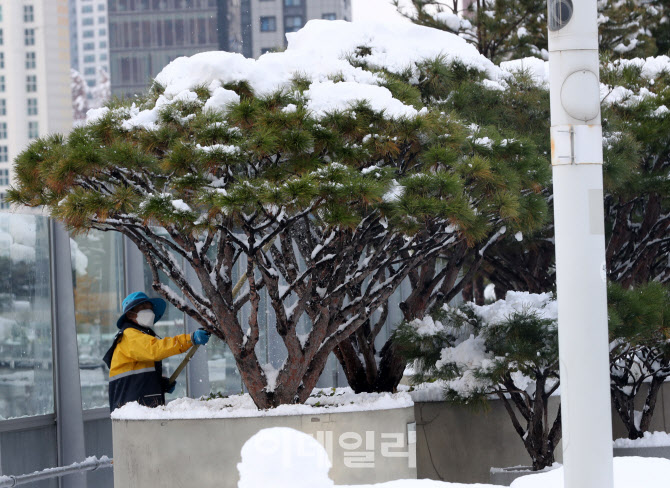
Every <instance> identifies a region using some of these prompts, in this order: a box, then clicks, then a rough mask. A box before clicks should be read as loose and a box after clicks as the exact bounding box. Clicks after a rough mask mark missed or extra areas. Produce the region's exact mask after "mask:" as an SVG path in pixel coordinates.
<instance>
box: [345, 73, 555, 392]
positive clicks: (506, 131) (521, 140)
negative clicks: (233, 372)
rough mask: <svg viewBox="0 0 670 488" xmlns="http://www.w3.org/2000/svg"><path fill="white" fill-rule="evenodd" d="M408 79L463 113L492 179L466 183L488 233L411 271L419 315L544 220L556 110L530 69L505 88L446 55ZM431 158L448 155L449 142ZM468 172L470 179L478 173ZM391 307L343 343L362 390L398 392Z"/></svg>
mask: <svg viewBox="0 0 670 488" xmlns="http://www.w3.org/2000/svg"><path fill="white" fill-rule="evenodd" d="M402 80H403V81H404V82H406V83H409V84H412V85H413V86H415V87H416V88H417V90H418V93H419V95H420V97H421V100H422V102H423V103H425V104H431V103H432V104H435V105H436V107H437V108H438V109H439V110H440V111H441V112H444V113H453V114H459V116H460V117H461V118H462V119H463V120H464V121H465V123H466V124H467V127H468V131H469V135H468V138H469V140H470V141H471V142H472V143H473V144H472V146H471V147H470V148H468V149H467V151H466V152H465V153H464V154H463V156H462V162H463V163H466V164H467V165H468V166H467V167H468V168H472V170H473V174H481V175H482V176H484V175H486V177H487V178H490V179H488V181H489V184H487V186H485V187H484V186H480V184H479V183H476V181H475V180H470V181H471V182H472V183H473V184H472V185H470V186H467V187H466V188H465V190H466V193H467V195H480V197H481V199H480V200H478V203H477V204H478V208H479V214H478V215H479V217H480V218H481V219H482V220H483V221H485V222H487V224H486V225H485V226H484V227H483V233H482V234H481V236H479V237H478V238H477V239H475V240H472V241H468V240H461V241H459V242H456V243H454V245H452V246H450V247H449V248H446V249H444V250H443V251H442V252H440V253H436V254H435V255H434V256H433V257H432V258H431V259H429V260H427V261H426V262H425V263H424V264H422V265H421V266H418V267H417V268H416V269H414V270H412V271H410V273H409V275H408V280H409V283H410V286H411V292H410V294H409V296H408V297H407V298H406V299H405V300H404V301H403V302H401V303H400V308H401V311H402V313H403V317H404V319H405V320H412V319H415V318H421V317H423V316H424V314H425V313H426V312H427V310H429V309H430V308H431V307H432V306H433V305H435V304H436V303H440V302H445V301H446V302H448V301H449V300H451V299H452V298H454V297H455V296H456V295H458V294H459V293H460V292H461V291H462V290H463V288H464V287H465V286H467V285H468V283H469V282H470V281H471V280H472V279H473V277H474V276H475V275H476V274H477V273H478V272H479V270H480V267H481V266H482V265H483V264H484V263H485V259H486V257H487V256H488V255H489V254H490V250H491V249H493V247H494V244H495V243H497V242H501V241H503V240H507V239H509V238H510V237H508V236H514V235H518V233H521V234H530V233H533V232H537V231H540V230H541V229H542V228H543V227H544V225H545V224H546V219H547V204H546V198H545V196H544V195H543V193H542V188H543V187H546V186H547V185H548V182H549V168H550V164H549V161H548V159H547V154H548V153H549V147H548V140H547V137H546V133H548V131H549V127H548V121H549V117H548V111H547V110H548V93H547V92H546V91H545V90H543V89H540V88H538V87H537V86H535V84H534V83H533V82H532V80H531V78H530V77H529V76H528V73H526V72H523V71H521V72H517V73H514V74H510V76H509V77H508V78H507V79H506V80H505V81H504V88H505V90H504V91H501V85H500V84H498V83H493V82H491V80H487V79H485V78H483V77H482V73H480V72H478V71H476V70H469V69H467V68H466V67H465V66H450V67H448V66H445V65H444V63H442V62H440V61H439V60H435V61H433V62H428V63H424V64H422V65H419V66H418V71H416V72H413V73H407V74H405V75H404V77H403V78H402ZM522 107H523V109H522ZM450 133H451V132H450ZM430 157H431V158H438V159H440V160H445V159H446V158H447V156H446V154H445V153H444V150H443V149H441V150H439V151H436V152H435V154H432V155H430ZM470 165H472V166H470ZM464 176H465V177H466V181H467V179H469V178H470V177H469V176H468V175H464ZM528 177H530V179H528ZM494 182H495V183H494ZM503 182H504V183H503ZM523 188H525V189H523ZM512 194H514V195H515V196H514V197H513V198H512V197H511V195H512ZM517 195H518V197H520V198H517ZM511 238H512V239H514V237H511ZM387 312H388V311H387V310H386V308H384V307H382V309H381V313H380V314H379V317H378V319H377V320H376V321H375V322H370V321H367V322H366V323H365V324H364V326H363V327H362V328H361V329H360V331H359V332H358V333H357V334H355V335H352V336H350V337H349V338H348V340H346V341H342V342H341V343H340V344H339V345H338V347H337V348H336V349H335V354H336V356H337V357H338V359H339V361H340V364H341V365H342V368H343V370H344V372H345V374H346V376H347V380H348V382H349V384H350V385H351V386H352V388H353V389H354V390H355V391H394V390H395V388H396V387H397V386H398V384H399V382H400V381H401V379H402V376H403V371H404V369H405V360H404V358H403V355H402V351H401V350H400V347H401V345H399V344H398V343H397V342H394V341H392V340H388V341H387V342H386V343H385V344H384V345H383V346H382V348H381V350H380V351H379V352H378V351H377V348H376V346H375V342H376V339H377V336H378V334H379V332H380V331H381V330H382V326H383V324H384V321H385V320H386V317H387Z"/></svg>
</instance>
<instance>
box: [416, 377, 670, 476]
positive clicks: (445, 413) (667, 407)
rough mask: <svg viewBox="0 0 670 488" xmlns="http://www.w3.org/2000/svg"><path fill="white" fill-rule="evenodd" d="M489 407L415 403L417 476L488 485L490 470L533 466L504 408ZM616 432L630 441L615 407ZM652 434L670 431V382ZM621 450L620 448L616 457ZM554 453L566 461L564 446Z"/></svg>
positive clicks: (555, 400) (495, 402)
mask: <svg viewBox="0 0 670 488" xmlns="http://www.w3.org/2000/svg"><path fill="white" fill-rule="evenodd" d="M644 394H646V391H644V389H643V391H642V392H640V396H641V397H643V395H644ZM559 402H560V397H558V396H556V397H552V399H551V415H555V412H556V409H557V408H558V404H559ZM642 404H643V401H640V404H639V405H637V408H638V409H640V410H641V409H642ZM490 406H491V408H490V410H489V411H488V412H473V411H472V410H471V409H468V408H466V407H459V406H455V405H451V404H449V403H446V402H441V401H437V402H424V401H416V400H415V404H414V411H415V416H416V425H417V447H416V449H417V475H418V477H419V478H429V479H434V480H443V481H452V482H459V483H488V482H489V470H490V469H491V467H494V466H495V467H505V466H522V465H528V464H530V457H529V456H528V454H527V453H526V450H525V448H524V447H523V443H522V442H521V439H519V436H518V435H517V434H516V432H515V431H514V429H513V427H512V422H511V421H510V419H509V417H508V415H507V412H506V411H505V408H504V407H503V405H502V404H501V403H500V402H499V401H498V400H492V401H491V402H490ZM612 430H613V438H614V439H617V438H620V437H627V432H626V429H625V428H624V425H623V422H621V420H620V419H619V416H618V415H617V413H616V411H614V409H613V410H612ZM650 430H651V431H662V432H670V382H666V383H665V384H664V385H663V386H662V387H661V390H660V391H659V394H658V400H657V402H656V409H655V411H654V417H653V418H652V422H651V426H650ZM619 452H620V451H618V450H615V455H619V454H618V453H619ZM555 454H556V461H557V462H559V463H560V462H562V459H563V452H562V446H561V445H560V444H559V446H558V447H557V448H556V451H555ZM657 454H658V453H657ZM622 455H623V454H622ZM626 455H643V454H626ZM654 457H658V456H654ZM662 457H665V456H662Z"/></svg>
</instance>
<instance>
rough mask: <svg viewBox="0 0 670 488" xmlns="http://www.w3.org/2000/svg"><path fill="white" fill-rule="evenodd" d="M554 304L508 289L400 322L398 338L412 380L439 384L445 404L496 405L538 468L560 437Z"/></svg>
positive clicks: (547, 462) (550, 458)
mask: <svg viewBox="0 0 670 488" xmlns="http://www.w3.org/2000/svg"><path fill="white" fill-rule="evenodd" d="M557 312H558V311H557V305H556V302H555V301H554V300H553V298H552V296H551V294H548V293H547V294H539V295H535V294H529V293H525V292H508V293H507V296H506V297H505V299H504V300H498V301H496V302H494V303H492V304H490V305H484V306H479V305H475V304H473V303H466V304H464V305H463V306H461V307H459V308H451V307H449V306H446V305H445V306H443V307H442V308H441V309H438V310H435V311H434V312H433V314H432V317H426V318H424V319H423V320H414V321H411V322H407V323H405V324H403V325H401V326H400V327H399V328H398V330H397V331H396V334H395V335H396V340H397V341H398V342H400V343H401V344H403V345H404V350H405V351H406V354H407V358H408V360H410V361H413V363H410V365H411V366H413V368H414V371H415V375H414V377H413V382H414V383H421V382H425V381H437V382H438V384H440V385H441V386H442V387H443V388H444V394H445V399H446V400H448V401H452V402H456V403H460V404H466V405H470V406H473V407H486V406H487V405H488V401H489V400H491V399H494V398H495V399H498V400H500V401H501V402H502V403H503V405H504V406H505V409H506V411H507V413H508V414H509V418H510V420H511V421H512V424H513V425H514V430H515V431H516V432H517V434H518V435H519V437H520V438H521V440H522V441H523V444H524V446H525V448H526V450H527V452H528V454H529V455H530V457H531V460H532V462H533V469H534V470H539V469H542V468H545V467H547V466H551V465H552V464H553V463H554V449H555V448H556V446H557V445H558V442H559V441H560V440H561V413H560V407H559V410H558V413H557V414H556V416H555V417H554V418H551V417H550V416H549V410H548V409H549V398H550V397H551V396H552V395H553V394H554V393H555V392H556V391H557V389H558V387H559V371H558V331H557V328H556V321H557Z"/></svg>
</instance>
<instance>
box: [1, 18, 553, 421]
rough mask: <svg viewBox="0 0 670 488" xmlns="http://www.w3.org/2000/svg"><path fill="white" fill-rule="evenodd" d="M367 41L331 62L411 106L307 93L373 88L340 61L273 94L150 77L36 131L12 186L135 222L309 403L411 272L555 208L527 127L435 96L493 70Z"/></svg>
mask: <svg viewBox="0 0 670 488" xmlns="http://www.w3.org/2000/svg"><path fill="white" fill-rule="evenodd" d="M329 25H330V24H329ZM340 28H346V26H340ZM368 51H369V50H368V49H366V47H365V46H361V47H360V48H359V49H358V50H357V51H356V52H353V53H350V56H348V57H347V58H346V59H339V60H337V65H338V66H339V68H338V69H344V68H342V66H344V63H345V62H346V63H349V65H350V66H351V70H350V71H351V72H354V73H355V76H356V77H357V78H356V79H358V78H359V77H362V79H364V80H374V82H370V85H366V86H367V87H368V88H366V90H369V89H370V87H372V88H375V90H376V92H375V93H382V92H383V95H384V96H387V93H390V94H391V95H393V97H395V105H393V104H391V105H390V107H397V106H398V104H401V105H402V106H403V107H405V108H404V109H403V110H404V112H406V113H408V114H409V115H393V114H392V113H388V112H387V107H382V108H374V107H373V106H372V104H371V103H370V102H368V101H366V99H365V96H361V99H362V100H358V101H353V102H352V103H351V104H350V105H349V106H348V107H346V108H334V109H329V110H327V111H323V112H320V111H318V110H313V109H310V108H309V107H310V103H314V102H315V101H316V102H318V101H319V100H318V99H317V95H315V92H316V89H317V88H320V87H323V86H326V87H328V88H329V89H330V90H331V91H332V90H336V89H337V88H339V87H345V88H347V89H352V87H353V86H356V87H358V89H359V90H362V89H363V88H365V86H363V83H359V82H356V81H351V80H346V78H345V75H343V74H342V73H341V72H338V73H334V74H330V75H329V76H330V77H331V80H329V81H327V82H324V81H322V79H323V77H324V76H325V75H324V73H317V74H315V75H314V78H309V77H306V76H305V75H304V74H302V73H294V74H293V76H292V78H291V79H290V81H289V80H287V81H286V84H285V85H284V86H281V87H279V88H278V89H277V90H276V91H275V92H266V93H257V92H256V91H255V90H254V88H253V85H252V82H251V81H247V80H244V79H242V80H240V79H239V78H238V79H237V81H234V82H231V81H230V80H225V79H223V80H219V79H216V80H213V81H211V80H207V84H206V85H203V84H202V83H205V81H202V82H201V84H195V85H192V86H190V87H185V86H184V87H181V88H180V91H179V92H177V93H175V92H174V91H172V92H171V91H170V90H173V89H174V86H172V87H170V86H167V87H166V86H162V85H160V84H158V83H156V84H155V85H154V87H153V88H152V90H151V91H150V92H149V93H148V94H147V95H146V96H145V97H143V98H139V99H137V100H135V101H134V102H130V101H127V102H126V101H118V100H117V101H115V102H112V103H110V104H109V105H108V106H107V107H104V108H102V109H98V110H96V111H94V112H92V113H90V114H89V117H90V119H89V121H88V123H87V124H86V125H84V126H82V127H77V128H75V129H74V130H73V131H72V132H71V133H70V134H69V135H68V136H67V137H64V136H60V135H52V136H48V137H45V138H42V139H39V140H37V141H35V142H34V143H33V144H31V145H30V146H29V147H28V148H27V149H26V150H25V151H24V152H23V153H22V154H21V155H20V156H19V157H18V158H17V161H16V177H17V182H18V183H17V187H16V188H14V189H13V190H11V191H10V199H11V200H12V201H13V202H15V203H20V204H24V205H31V206H40V205H41V206H45V207H47V208H48V209H49V211H50V212H51V215H52V216H53V217H55V218H57V219H59V220H61V221H63V222H64V223H65V224H66V226H67V227H68V228H69V229H70V230H72V231H73V232H86V231H87V230H89V229H98V230H101V231H116V232H120V233H122V234H124V235H125V236H127V237H128V238H129V239H130V240H131V241H132V242H134V243H135V244H136V245H137V247H138V248H139V250H140V251H141V252H142V253H143V254H144V256H145V258H146V259H147V262H148V263H149V266H150V268H151V271H152V275H153V283H152V286H153V288H154V289H155V290H156V291H157V292H158V293H159V294H161V295H162V296H163V297H164V298H165V299H166V300H168V301H169V302H170V303H171V304H173V305H174V306H175V307H177V308H178V309H179V310H181V311H183V312H185V313H187V314H189V316H191V317H192V318H193V319H194V320H195V321H197V322H198V323H200V324H201V325H202V326H203V327H205V328H207V329H208V330H210V331H212V332H213V334H214V335H216V336H217V337H218V338H220V339H221V340H224V341H225V342H226V344H227V345H228V347H229V348H230V350H231V352H232V354H233V356H234V357H235V360H236V363H237V367H238V369H239V371H240V374H241V376H242V379H243V381H244V383H245V385H246V387H247V389H248V390H249V392H250V394H251V395H252V397H253V399H254V401H255V403H256V405H257V406H259V407H260V408H268V407H274V406H277V405H280V404H286V403H295V402H303V401H304V400H305V399H306V398H307V397H308V396H309V394H310V393H311V392H312V389H313V388H314V386H315V385H316V382H317V380H318V378H319V376H320V374H321V372H322V371H323V368H324V366H325V364H326V360H327V358H328V357H329V355H330V353H331V352H333V351H335V349H336V348H337V347H338V344H342V343H343V342H344V341H347V340H349V339H352V340H353V339H354V338H355V337H362V336H361V334H362V332H361V331H364V330H365V327H370V322H369V321H370V317H371V316H372V314H373V313H374V312H375V311H376V310H378V309H380V308H381V309H383V308H384V307H385V306H387V301H388V298H389V296H390V295H391V294H392V293H393V292H394V291H395V290H396V289H397V287H398V286H399V285H400V283H401V282H402V281H403V280H404V279H405V278H406V277H407V276H408V275H409V274H410V273H412V272H413V271H414V270H416V269H421V267H422V266H424V265H426V263H431V262H432V261H434V260H435V259H437V257H438V256H441V255H450V253H451V252H452V251H451V250H452V249H453V250H455V251H454V252H459V253H463V252H464V251H463V250H462V249H464V248H465V249H468V250H474V251H475V252H477V250H479V251H481V250H482V249H483V247H484V246H486V243H489V242H490V241H491V239H493V240H495V239H497V238H499V237H500V236H501V235H502V234H503V232H502V228H503V227H505V226H507V227H509V228H510V229H516V228H517V227H518V228H523V227H524V226H531V227H532V226H533V225H538V224H537V222H540V221H542V215H543V214H544V207H543V205H542V203H543V199H542V198H540V197H538V196H537V194H536V189H537V188H538V187H541V183H540V181H541V180H542V179H543V178H546V176H547V170H546V168H547V166H546V158H545V157H544V156H541V155H539V154H538V149H537V147H536V145H535V144H534V142H533V140H532V139H528V138H526V137H525V136H524V135H523V134H516V132H515V131H507V132H506V131H501V130H498V129H497V128H496V127H495V126H488V125H487V126H484V125H473V124H472V122H471V121H470V119H468V118H465V117H463V113H465V112H467V113H468V114H470V113H471V111H470V108H469V107H466V108H465V109H463V110H459V109H458V108H457V105H453V106H452V104H454V103H456V102H454V101H450V100H446V101H445V100H442V98H441V97H442V96H445V97H446V96H448V95H449V93H452V92H453V95H454V97H453V98H454V99H455V100H456V101H459V100H460V101H461V102H463V101H464V97H476V96H481V97H483V98H484V99H486V100H488V103H489V106H490V104H494V105H495V104H496V103H498V102H500V103H503V102H502V101H503V100H504V98H505V97H504V96H503V94H502V92H501V91H500V89H499V87H500V84H496V83H493V84H494V85H495V86H493V87H492V86H490V84H489V83H486V81H487V80H486V77H487V74H486V73H485V72H484V71H481V70H480V69H478V68H474V67H472V66H470V65H466V64H463V63H462V62H459V61H458V60H449V61H447V60H445V59H443V58H438V59H432V60H425V59H424V60H417V61H416V63H415V66H413V67H409V68H408V70H407V71H406V72H393V71H390V70H387V69H385V68H384V67H383V66H382V67H380V66H379V65H374V66H373V65H370V66H368V65H367V61H366V60H367V56H368V54H367V53H368ZM290 54H291V53H289V55H290ZM283 55H284V54H278V55H277V56H283ZM193 59H194V60H196V59H197V60H201V59H202V57H197V58H195V57H194V58H193ZM194 62H196V61H194ZM197 62H199V61H197ZM235 62H237V61H236V60H235ZM216 69H218V68H216ZM347 69H348V68H347ZM214 70H215V68H214V67H213V66H212V67H208V69H203V70H202V71H199V72H202V73H211V72H213V71H214ZM420 71H423V72H425V73H426V76H421V77H420V78H419V80H420V81H419V83H418V84H417V83H416V82H415V78H414V77H413V72H420ZM189 75H190V73H189ZM438 75H439V76H438ZM222 76H226V74H225V73H224V75H222ZM236 76H239V75H236ZM181 79H182V78H178V80H181ZM473 79H477V80H478V82H477V83H476V86H469V85H471V81H472V80H473ZM210 81H211V82H210ZM180 83H181V81H180ZM338 83H348V84H342V85H338ZM356 83H358V84H356ZM380 85H381V86H383V87H384V90H381V88H379V87H380ZM455 87H458V88H459V89H458V90H455ZM168 88H169V89H170V90H168ZM431 93H432V94H433V95H435V96H437V95H439V96H440V98H435V97H434V96H431V95H430V94H431ZM456 95H458V96H456ZM222 96H223V97H224V98H225V99H226V100H228V103H226V104H221V102H220V101H219V100H220V99H221V97H222ZM315 99H316V100H315ZM503 105H504V103H503ZM210 106H212V108H208V107H210ZM479 110H480V111H481V112H484V111H485V110H486V109H485V107H483V106H482V107H481V108H480V109H479ZM469 116H470V115H469ZM531 214H533V215H531ZM470 254H471V253H470ZM470 254H468V255H467V256H468V259H469V256H470ZM176 258H179V260H184V261H185V262H186V263H187V265H188V266H189V267H190V268H192V270H193V272H194V274H195V276H196V277H197V284H196V283H192V282H189V280H188V279H187V271H186V270H185V269H184V268H182V267H181V266H180V264H179V262H178V260H177V259H176ZM428 266H429V267H430V266H431V265H430V264H428ZM238 269H241V270H242V272H241V276H239V277H238V276H237V275H236V274H235V273H236V270H238ZM161 274H164V275H165V276H167V277H168V278H169V280H171V282H172V283H173V284H174V285H175V286H176V287H177V289H178V290H179V291H180V292H181V294H182V295H183V298H181V297H179V296H177V295H176V294H175V293H173V292H172V290H171V289H170V287H169V286H168V284H166V283H164V282H162V281H161V279H160V276H161ZM263 289H265V291H266V292H267V295H268V297H269V302H270V305H271V307H272V311H273V312H274V319H275V320H276V327H277V332H278V334H279V336H280V337H281V340H282V342H283V345H284V347H285V350H286V360H285V362H284V364H283V366H282V367H281V368H280V369H279V370H278V371H277V370H274V368H273V367H272V366H271V365H263V364H261V361H260V359H259V356H258V355H257V353H256V345H257V344H258V341H259V338H260V329H259V320H258V319H259V317H258V314H259V308H260V301H261V299H260V292H261V291H262V290H263ZM242 308H245V310H247V311H248V317H249V318H248V320H247V321H246V323H242V322H241V321H240V315H239V314H238V312H240V310H242ZM373 327H374V329H377V328H378V324H376V325H375V326H373ZM366 340H367V339H366V338H363V339H362V340H361V342H362V343H363V342H365V341H366ZM344 354H348V357H351V351H345V352H344Z"/></svg>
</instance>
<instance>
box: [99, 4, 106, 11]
mask: <svg viewBox="0 0 670 488" xmlns="http://www.w3.org/2000/svg"><path fill="white" fill-rule="evenodd" d="M98 11H100V12H104V11H105V4H104V3H101V4H99V5H98Z"/></svg>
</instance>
